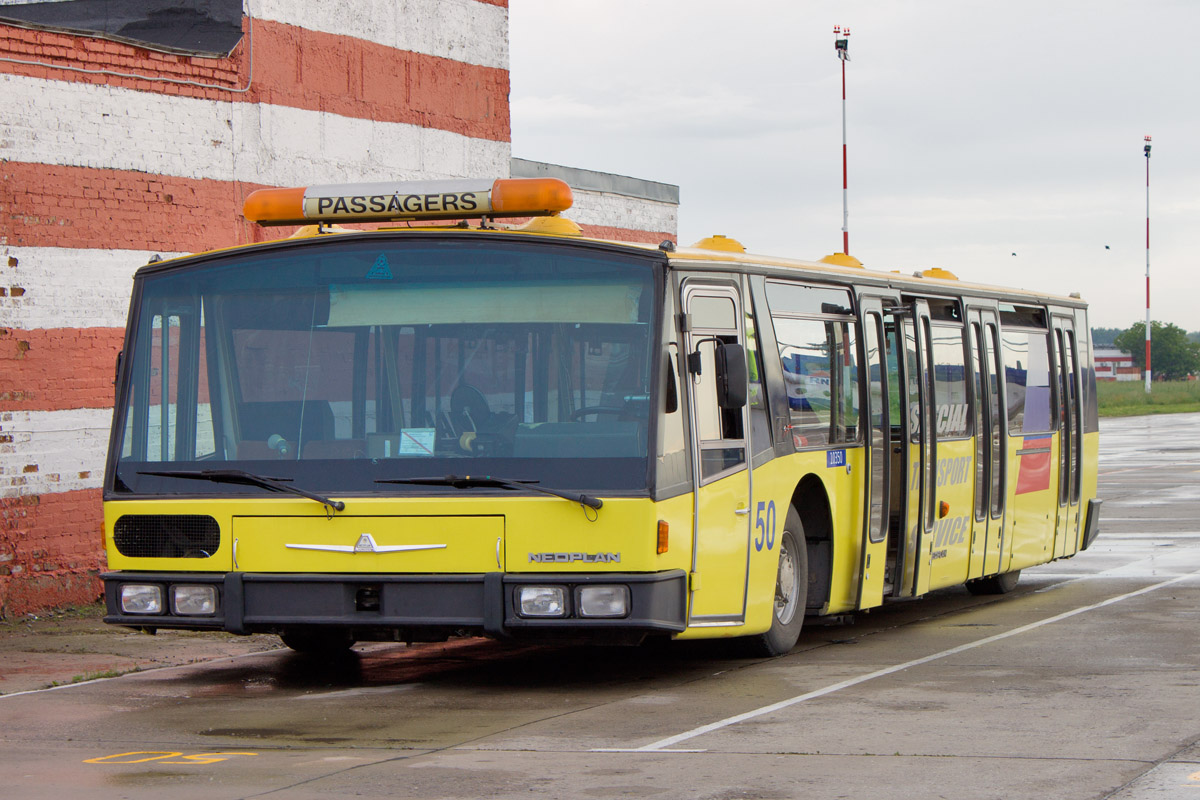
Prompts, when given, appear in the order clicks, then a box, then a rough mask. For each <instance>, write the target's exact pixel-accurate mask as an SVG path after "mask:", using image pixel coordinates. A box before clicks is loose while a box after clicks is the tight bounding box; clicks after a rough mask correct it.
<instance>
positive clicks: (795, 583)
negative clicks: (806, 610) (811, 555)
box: [775, 531, 800, 625]
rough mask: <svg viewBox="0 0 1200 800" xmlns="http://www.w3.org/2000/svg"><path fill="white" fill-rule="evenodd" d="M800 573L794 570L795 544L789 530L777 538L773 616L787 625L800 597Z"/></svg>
mask: <svg viewBox="0 0 1200 800" xmlns="http://www.w3.org/2000/svg"><path fill="white" fill-rule="evenodd" d="M799 595H800V574H799V573H798V572H797V571H796V554H795V544H794V543H793V541H792V536H791V532H790V531H784V532H783V536H782V537H780V540H779V572H778V573H777V575H776V577H775V618H776V619H778V620H779V621H780V622H782V623H783V624H784V625H787V624H788V623H789V622H791V621H792V617H794V616H796V606H797V605H798V604H799V601H800V598H799Z"/></svg>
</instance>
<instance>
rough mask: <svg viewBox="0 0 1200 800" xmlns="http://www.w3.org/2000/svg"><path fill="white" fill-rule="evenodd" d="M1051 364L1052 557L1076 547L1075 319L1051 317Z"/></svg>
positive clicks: (1079, 433)
mask: <svg viewBox="0 0 1200 800" xmlns="http://www.w3.org/2000/svg"><path fill="white" fill-rule="evenodd" d="M1054 349H1055V351H1056V355H1057V357H1056V359H1055V366H1056V367H1057V370H1056V371H1057V372H1058V382H1057V390H1058V458H1059V469H1058V519H1057V522H1056V524H1055V527H1054V557H1055V558H1064V557H1066V556H1070V555H1074V554H1075V553H1076V552H1077V551H1078V550H1079V492H1080V477H1081V476H1080V466H1081V458H1082V444H1083V424H1082V418H1083V403H1082V398H1081V396H1080V392H1079V386H1080V382H1079V357H1078V350H1077V348H1076V345H1075V322H1074V320H1073V319H1072V318H1071V317H1057V316H1056V317H1055V318H1054Z"/></svg>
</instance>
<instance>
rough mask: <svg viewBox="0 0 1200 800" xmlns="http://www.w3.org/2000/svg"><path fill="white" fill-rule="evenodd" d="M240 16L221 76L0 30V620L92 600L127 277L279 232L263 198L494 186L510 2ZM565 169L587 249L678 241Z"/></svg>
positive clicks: (261, 11) (332, 6)
mask: <svg viewBox="0 0 1200 800" xmlns="http://www.w3.org/2000/svg"><path fill="white" fill-rule="evenodd" d="M245 10H246V12H247V15H246V16H245V17H244V18H243V23H242V29H243V37H242V41H241V43H240V44H238V46H237V47H236V48H235V49H234V51H233V52H232V53H231V54H230V55H229V56H228V57H224V58H204V57H192V56H181V55H177V54H174V53H165V52H158V51H155V50H150V49H147V48H145V47H139V46H135V45H131V44H127V43H123V42H117V41H111V40H107V39H103V38H95V37H90V36H80V35H73V34H69V33H61V32H55V31H49V30H42V29H32V28H23V27H14V26H8V25H3V24H0V98H2V100H0V617H5V616H12V615H18V614H23V613H26V612H29V611H34V610H37V609H41V608H46V607H51V606H55V605H63V604H68V603H78V602H86V601H90V600H93V599H95V597H97V595H98V593H99V590H100V583H99V580H98V579H97V575H98V574H99V572H100V571H102V570H103V569H104V550H103V531H102V516H101V509H100V487H101V485H102V479H103V470H104V452H105V448H106V446H107V442H108V429H109V423H110V421H111V418H112V402H113V396H112V380H113V372H114V367H115V359H116V354H117V351H118V350H119V349H120V347H121V341H122V337H123V329H124V324H125V314H126V311H127V309H128V304H129V292H130V287H131V285H132V275H133V272H134V271H135V270H136V269H137V268H138V267H140V266H141V265H143V264H145V263H147V261H149V259H150V258H151V257H152V256H153V255H154V254H156V253H157V254H161V255H162V256H164V257H169V256H172V255H176V254H182V253H188V252H196V251H200V250H207V249H211V248H215V247H223V246H228V245H233V244H238V243H244V242H249V241H258V240H262V239H265V238H275V237H278V236H280V235H286V233H287V232H288V231H286V230H283V231H280V230H278V229H276V230H272V231H269V232H265V233H264V232H263V231H260V230H258V229H256V228H254V227H253V226H251V225H249V224H248V223H246V222H245V221H244V220H243V219H242V217H241V214H240V211H241V205H242V200H243V199H244V198H245V196H246V195H247V194H249V193H250V192H251V191H253V190H255V189H257V188H260V187H262V186H303V185H308V184H314V183H337V182H343V181H346V182H349V181H369V180H386V179H408V178H413V179H417V178H443V177H447V178H449V177H492V176H495V177H504V176H507V175H508V174H509V173H510V150H511V146H510V138H511V136H510V127H509V98H508V95H509V73H508V60H509V59H508V0H343V2H338V3H318V2H307V1H306V0H245ZM517 163H518V162H516V161H513V162H511V166H512V167H514V172H516V171H517V170H516V169H515V167H516V165H517ZM523 163H526V164H531V163H533V162H523ZM553 169H560V170H561V169H562V168H553ZM567 172H568V173H571V174H569V175H565V176H564V177H566V178H567V179H568V182H571V183H573V185H574V186H575V187H576V208H575V209H574V210H573V211H572V212H570V214H569V215H570V216H572V217H573V218H575V219H576V221H577V222H579V223H580V224H581V225H582V226H583V227H584V230H585V232H586V233H588V234H591V235H598V236H604V237H607V238H618V239H628V240H634V241H645V242H653V243H657V242H659V241H661V240H663V239H674V238H675V231H676V210H677V207H678V189H677V188H676V187H666V189H665V192H666V193H665V194H664V189H663V187H662V185H661V184H651V183H649V182H639V181H636V180H632V179H624V178H620V179H617V183H618V184H619V186H618V187H617V188H616V189H615V190H614V187H613V185H610V184H609V183H608V182H607V181H606V180H605V176H603V175H601V174H600V173H590V172H587V171H582V170H580V171H571V170H567ZM580 176H582V178H580ZM572 177H575V178H580V180H575V181H572V180H571V178H572ZM614 177H615V176H614ZM631 187H632V188H631ZM671 190H674V194H673V195H672V194H671Z"/></svg>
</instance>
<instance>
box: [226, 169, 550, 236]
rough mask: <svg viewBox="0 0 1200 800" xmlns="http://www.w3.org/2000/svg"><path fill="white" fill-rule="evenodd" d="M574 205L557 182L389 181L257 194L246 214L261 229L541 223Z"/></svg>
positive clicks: (248, 203) (249, 200)
mask: <svg viewBox="0 0 1200 800" xmlns="http://www.w3.org/2000/svg"><path fill="white" fill-rule="evenodd" d="M571 202H572V197H571V187H569V186H567V184H566V183H564V182H563V181H560V180H558V179H557V178H502V179H500V180H496V181H487V180H446V181H388V182H383V183H348V184H333V185H328V186H308V187H300V188H295V189H259V190H258V191H256V192H253V193H252V194H251V195H250V196H249V197H247V198H246V202H245V203H244V204H243V206H242V214H243V215H244V216H245V217H246V219H248V220H250V221H251V222H257V223H258V224H259V225H304V224H311V223H314V222H381V221H394V220H410V219H462V218H464V217H538V216H548V215H552V214H557V213H559V212H560V211H565V210H567V209H568V208H570V207H571Z"/></svg>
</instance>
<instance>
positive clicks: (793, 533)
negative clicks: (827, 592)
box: [743, 507, 808, 658]
mask: <svg viewBox="0 0 1200 800" xmlns="http://www.w3.org/2000/svg"><path fill="white" fill-rule="evenodd" d="M807 606H808V545H807V543H806V542H805V539H804V525H803V524H802V523H801V522H800V514H799V513H797V511H796V509H795V508H792V507H789V508H788V513H787V519H786V520H785V521H784V523H783V532H782V533H780V535H779V564H778V566H777V568H776V570H775V613H774V614H773V615H772V617H771V629H770V630H768V631H767V632H766V633H761V634H759V635H758V636H748V637H746V638H745V639H744V640H743V649H744V652H745V654H746V655H748V656H754V657H762V658H770V657H773V656H781V655H784V654H785V653H788V652H789V651H790V650H791V649H792V648H793V647H795V646H796V642H797V640H799V638H800V629H801V628H803V627H804V612H805V609H806V608H807Z"/></svg>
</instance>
